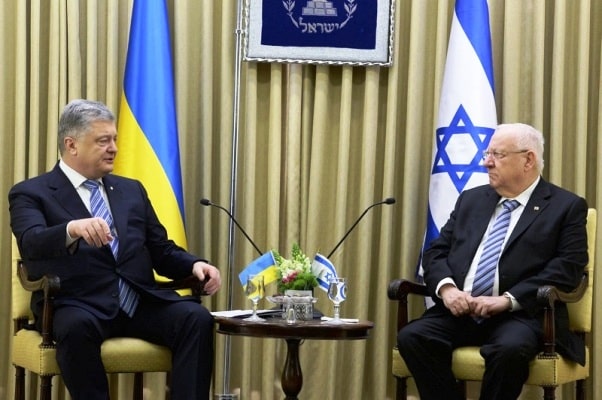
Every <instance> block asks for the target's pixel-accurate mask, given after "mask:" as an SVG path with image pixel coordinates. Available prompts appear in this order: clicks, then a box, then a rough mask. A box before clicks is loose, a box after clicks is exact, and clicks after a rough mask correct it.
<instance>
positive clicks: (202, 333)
mask: <svg viewBox="0 0 602 400" xmlns="http://www.w3.org/2000/svg"><path fill="white" fill-rule="evenodd" d="M58 144H59V149H60V153H61V159H60V160H59V162H58V163H57V164H56V166H55V167H54V169H52V171H50V172H47V173H45V174H42V175H40V176H38V177H35V178H32V179H28V180H25V181H23V182H20V183H18V184H16V185H15V186H14V187H13V188H12V189H11V190H10V193H9V196H8V199H9V208H10V216H11V227H12V230H13V233H14V235H15V237H16V239H17V244H18V246H19V251H20V252H21V257H22V258H23V260H24V262H25V264H26V265H27V268H28V271H29V273H30V275H31V278H33V279H37V278H40V277H41V276H42V275H45V274H54V275H57V276H58V277H59V278H60V279H61V290H60V292H59V294H58V295H57V296H56V298H55V300H54V305H55V312H54V324H53V336H54V339H55V341H56V353H57V362H58V364H59V367H60V369H61V374H62V376H63V380H64V382H65V385H66V386H67V389H68V390H69V393H70V395H71V397H72V398H73V399H74V400H106V399H108V398H109V389H108V382H107V378H106V374H105V372H104V367H103V365H102V360H101V357H100V346H101V344H102V342H103V341H104V340H105V339H107V338H111V337H115V336H129V337H138V338H142V339H144V340H148V341H150V342H153V343H157V344H161V345H164V346H167V347H169V348H170V349H171V351H172V355H173V357H172V365H173V368H172V382H171V392H170V394H171V398H172V399H180V400H190V399H195V400H196V399H208V398H209V389H210V382H211V372H212V366H213V318H212V316H211V314H210V313H209V311H208V310H207V309H206V308H204V307H203V306H201V305H200V304H198V303H199V300H198V299H195V298H193V297H192V296H180V295H178V294H177V293H176V292H174V291H171V290H165V289H159V288H158V286H157V284H156V282H155V280H154V274H153V271H154V270H155V271H156V272H157V273H158V274H159V275H162V276H166V277H168V278H172V279H182V278H185V277H188V276H190V275H191V274H192V275H195V276H196V277H197V278H198V279H199V280H200V281H205V282H206V283H205V291H206V292H207V293H208V294H209V295H211V294H214V293H216V292H217V290H218V289H219V288H220V286H221V278H220V274H219V271H218V270H217V268H215V267H214V266H212V265H210V264H209V263H208V262H207V261H206V260H203V259H201V258H199V257H196V256H194V255H192V254H190V253H188V252H186V251H185V250H184V249H182V248H181V247H179V246H178V245H177V244H176V243H174V242H173V241H172V240H169V239H168V237H167V232H166V230H165V228H164V227H163V225H161V223H160V222H159V220H158V218H157V215H156V214H155V211H154V209H153V207H152V205H151V203H150V201H149V199H148V197H147V194H146V191H145V189H144V187H143V186H142V184H141V183H140V182H138V181H136V180H133V179H128V178H124V177H120V176H116V175H113V174H111V172H112V171H113V162H114V160H115V156H116V154H117V129H116V126H115V117H114V116H113V113H112V112H111V111H110V110H109V109H108V108H107V107H106V106H105V105H104V104H102V103H99V102H95V101H88V100H74V101H72V102H70V103H69V104H67V106H66V107H65V108H64V110H63V113H62V115H61V118H60V121H59V138H58ZM42 299H43V296H42V293H38V292H36V293H34V294H33V295H32V301H31V306H32V310H33V313H34V315H35V323H36V326H37V327H38V329H39V328H40V323H41V312H42V309H41V307H42Z"/></svg>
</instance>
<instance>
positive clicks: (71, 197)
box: [48, 164, 90, 219]
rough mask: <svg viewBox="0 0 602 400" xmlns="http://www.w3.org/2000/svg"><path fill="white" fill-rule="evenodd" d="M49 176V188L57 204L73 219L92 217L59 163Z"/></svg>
mask: <svg viewBox="0 0 602 400" xmlns="http://www.w3.org/2000/svg"><path fill="white" fill-rule="evenodd" d="M49 177H50V179H49V181H48V188H49V190H50V191H51V192H52V196H53V197H54V198H55V199H56V204H59V205H60V206H61V207H62V208H63V209H64V210H65V211H66V212H67V213H68V214H69V215H71V216H72V217H73V219H81V218H90V212H89V211H88V209H87V208H86V206H85V204H84V202H83V201H82V200H81V197H79V194H78V193H77V191H76V190H75V188H74V187H73V185H72V184H71V181H69V178H67V176H66V175H65V174H64V173H63V171H61V169H60V168H59V166H58V164H57V165H56V166H55V167H54V169H53V170H52V171H51V172H50V174H49Z"/></svg>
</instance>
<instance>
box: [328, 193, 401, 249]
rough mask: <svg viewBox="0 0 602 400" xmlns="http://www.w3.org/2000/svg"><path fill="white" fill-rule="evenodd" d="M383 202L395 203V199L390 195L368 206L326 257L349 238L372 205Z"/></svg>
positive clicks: (378, 204)
mask: <svg viewBox="0 0 602 400" xmlns="http://www.w3.org/2000/svg"><path fill="white" fill-rule="evenodd" d="M381 204H395V199H394V198H393V197H389V198H387V199H384V200H383V201H379V202H378V203H374V204H372V205H371V206H369V207H368V208H366V209H365V210H364V212H363V213H362V214H361V215H360V216H359V218H358V219H356V220H355V222H354V223H353V225H351V228H349V229H348V230H347V232H346V233H345V235H343V237H342V238H341V240H339V242H338V243H337V244H336V246H334V248H333V249H332V250H331V251H330V253H328V255H327V256H326V258H330V256H331V255H332V253H334V252H335V251H336V249H338V248H339V246H340V245H341V244H343V242H344V241H345V239H347V236H349V234H350V233H351V231H353V228H355V226H356V225H357V224H358V223H359V222H360V221H361V220H362V218H364V215H366V213H367V212H368V211H370V209H371V208H372V207H376V206H380V205H381Z"/></svg>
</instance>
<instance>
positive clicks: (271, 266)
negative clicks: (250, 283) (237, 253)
mask: <svg viewBox="0 0 602 400" xmlns="http://www.w3.org/2000/svg"><path fill="white" fill-rule="evenodd" d="M258 274H262V275H264V276H265V278H264V285H268V284H269V283H272V282H274V281H275V280H276V278H277V270H276V260H275V259H274V254H273V253H272V252H271V251H268V252H267V253H264V254H263V255H261V256H259V257H258V258H256V259H255V260H253V261H251V263H250V264H249V265H247V266H246V267H245V269H244V270H242V272H241V273H240V274H238V279H239V280H240V284H241V285H242V286H243V287H244V286H246V284H247V279H248V277H249V275H258Z"/></svg>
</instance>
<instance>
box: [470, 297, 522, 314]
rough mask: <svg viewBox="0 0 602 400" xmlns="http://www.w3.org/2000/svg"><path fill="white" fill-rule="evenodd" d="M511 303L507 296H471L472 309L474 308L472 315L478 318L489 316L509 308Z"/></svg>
mask: <svg viewBox="0 0 602 400" xmlns="http://www.w3.org/2000/svg"><path fill="white" fill-rule="evenodd" d="M511 304H512V303H510V301H509V300H508V298H507V297H505V296H478V297H470V309H471V310H472V312H471V313H470V315H471V316H473V317H477V318H489V317H492V316H494V315H495V314H499V313H501V312H504V311H507V310H509V309H510V307H511Z"/></svg>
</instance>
